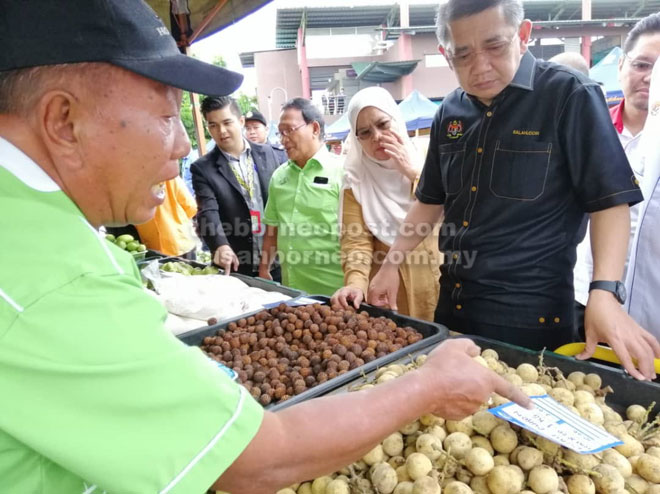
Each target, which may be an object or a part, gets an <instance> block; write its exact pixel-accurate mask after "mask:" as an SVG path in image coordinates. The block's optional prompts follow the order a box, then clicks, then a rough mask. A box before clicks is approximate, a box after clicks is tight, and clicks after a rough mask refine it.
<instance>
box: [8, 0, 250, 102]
mask: <svg viewBox="0 0 660 494" xmlns="http://www.w3.org/2000/svg"><path fill="white" fill-rule="evenodd" d="M0 12H1V14H0V47H2V48H0V71H7V70H17V69H24V68H29V67H37V66H42V65H56V64H66V63H81V62H107V63H110V64H112V65H116V66H118V67H122V68H124V69H127V70H130V71H131V72H135V73H136V74H139V75H141V76H144V77H147V78H149V79H153V80H155V81H158V82H162V83H163V84H167V85H169V86H174V87H177V88H180V89H185V90H187V91H192V92H194V93H200V94H206V95H211V96H224V95H227V94H230V93H232V92H234V91H235V90H236V89H238V87H239V86H240V85H241V82H242V81H243V76H242V75H241V74H238V73H236V72H232V71H229V70H227V69H224V68H222V67H216V66H214V65H211V64H207V63H204V62H202V61H200V60H196V59H194V58H192V57H189V56H186V55H184V54H182V53H181V52H180V51H179V49H178V47H177V45H176V42H175V41H174V38H172V36H171V35H170V32H169V30H168V29H167V28H166V27H165V25H164V24H163V22H162V21H161V20H160V19H159V18H158V16H157V15H156V13H155V12H154V11H153V10H152V9H151V7H149V6H148V5H147V4H146V3H144V1H143V0H27V1H23V0H0Z"/></svg>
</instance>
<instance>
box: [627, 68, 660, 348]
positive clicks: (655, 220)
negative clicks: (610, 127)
mask: <svg viewBox="0 0 660 494" xmlns="http://www.w3.org/2000/svg"><path fill="white" fill-rule="evenodd" d="M659 135H660V63H658V62H656V63H655V67H654V68H653V76H652V77H651V87H650V91H649V106H648V117H647V119H646V124H645V125H644V133H643V136H642V138H641V140H640V143H639V151H640V155H641V164H642V167H643V169H644V175H643V177H642V178H641V180H640V187H641V189H642V192H643V194H644V197H645V198H646V200H645V201H644V202H643V203H641V204H640V208H639V214H638V223H637V224H638V228H637V231H636V233H635V236H634V237H633V242H632V244H631V247H630V258H629V264H628V271H627V273H626V279H625V282H626V289H627V290H628V294H629V297H628V301H627V303H626V308H627V309H628V312H629V313H630V315H631V316H632V317H633V319H635V320H636V321H637V322H638V323H639V324H640V325H642V326H643V327H644V328H646V329H647V330H648V331H649V332H650V333H651V334H653V335H654V336H655V337H656V338H658V339H660V310H659V309H658V303H657V300H656V299H655V298H656V297H657V294H658V293H660V269H658V264H657V260H658V259H659V258H660V236H659V235H658V232H660V146H658V142H657V138H658V136H659Z"/></svg>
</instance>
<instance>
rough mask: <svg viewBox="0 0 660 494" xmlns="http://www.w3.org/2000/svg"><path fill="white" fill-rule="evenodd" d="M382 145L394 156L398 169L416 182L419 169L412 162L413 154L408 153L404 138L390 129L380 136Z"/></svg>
mask: <svg viewBox="0 0 660 494" xmlns="http://www.w3.org/2000/svg"><path fill="white" fill-rule="evenodd" d="M380 145H381V146H382V147H383V148H384V149H385V152H386V153H387V154H388V155H389V156H391V157H392V159H393V160H394V163H395V164H396V169H397V170H398V171H399V172H400V173H401V174H402V175H403V176H404V177H406V178H408V180H410V181H411V182H414V181H415V179H416V178H417V174H418V172H419V170H417V169H416V168H415V167H414V166H413V165H412V162H411V156H409V154H408V150H407V149H406V146H404V144H403V139H402V138H401V136H400V135H399V134H397V133H396V132H394V131H393V130H390V131H389V132H385V133H383V134H382V135H381V137H380Z"/></svg>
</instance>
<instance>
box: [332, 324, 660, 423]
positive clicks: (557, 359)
mask: <svg viewBox="0 0 660 494" xmlns="http://www.w3.org/2000/svg"><path fill="white" fill-rule="evenodd" d="M453 338H469V339H471V340H472V341H474V342H475V343H476V344H477V345H479V346H480V347H481V349H482V350H484V349H486V348H492V349H493V350H495V351H496V352H497V353H498V355H499V357H500V359H501V360H502V361H504V362H506V363H507V364H508V365H509V366H511V367H517V366H518V365H520V364H522V363H529V364H533V365H538V363H539V356H540V354H541V352H540V351H537V350H529V349H527V348H522V347H518V346H515V345H510V344H508V343H503V342H500V341H496V340H491V339H489V338H482V337H480V336H472V335H465V336H455V337H453ZM433 348H435V345H434V346H433V347H426V348H425V349H423V350H421V351H418V352H416V353H415V354H412V353H410V352H408V353H409V355H406V356H405V357H404V358H402V359H399V360H398V361H397V362H396V363H402V364H407V363H408V362H410V361H411V359H412V358H415V357H416V356H417V355H420V354H426V353H429V352H431V350H433ZM389 363H395V362H389ZM543 364H544V365H545V366H546V367H557V368H559V369H561V371H562V372H563V373H564V375H565V376H567V375H568V374H570V373H571V372H574V371H580V372H584V373H585V374H588V373H591V372H594V373H596V374H598V375H599V376H600V377H601V379H602V381H603V387H604V386H611V387H612V389H613V390H614V393H611V394H608V395H607V398H606V402H607V404H608V405H609V406H610V407H612V408H613V409H614V410H616V411H617V412H619V413H623V415H624V417H625V411H626V408H627V407H628V406H629V405H632V404H635V403H636V404H639V405H642V406H643V407H647V406H649V405H650V404H651V403H653V402H654V401H655V402H656V405H655V407H654V408H653V410H652V414H658V413H660V385H658V384H655V383H651V382H648V381H638V380H637V379H635V378H633V377H631V376H629V375H628V374H626V373H625V372H624V371H623V370H621V369H615V368H612V367H609V366H606V365H602V364H598V363H595V362H592V361H588V360H586V361H585V360H576V359H574V358H572V357H567V356H565V355H559V354H557V353H554V352H548V351H546V352H544V354H543ZM375 372H376V370H374V371H373V373H375ZM373 373H372V374H373ZM367 379H369V381H371V380H372V379H373V375H369V374H367ZM358 381H360V379H356V380H354V381H353V382H351V383H348V384H346V385H345V386H342V387H341V388H338V389H335V390H334V391H333V392H332V393H330V394H336V393H342V392H346V391H348V388H349V387H351V386H354V385H356V384H358Z"/></svg>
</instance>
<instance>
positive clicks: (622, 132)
mask: <svg viewBox="0 0 660 494" xmlns="http://www.w3.org/2000/svg"><path fill="white" fill-rule="evenodd" d="M659 56H660V13H655V14H652V15H649V16H648V17H645V18H644V19H642V20H641V21H639V22H638V23H637V24H635V26H634V27H633V29H632V30H631V31H630V33H629V34H628V37H627V38H626V41H625V42H624V45H623V56H622V57H621V60H620V61H619V80H620V82H621V89H622V91H623V96H624V99H623V101H622V102H621V103H620V104H619V105H617V106H615V107H613V108H611V109H610V115H611V116H612V123H613V124H614V127H615V128H616V130H617V132H618V135H619V140H620V142H621V145H622V146H623V148H624V150H625V152H626V156H627V157H628V161H629V162H630V166H631V168H632V169H633V172H634V173H635V178H636V179H637V181H638V183H639V182H642V181H643V180H644V160H643V156H642V154H643V151H642V147H641V145H640V142H641V140H642V135H643V133H644V132H643V131H642V129H643V128H644V123H645V122H646V119H647V115H648V108H649V86H650V84H651V70H652V68H653V63H654V62H655V60H656V59H657V58H658V57H659ZM644 197H645V198H647V199H648V195H647V194H646V193H645V194H644ZM641 206H642V204H641V203H640V204H637V205H635V206H632V207H631V208H630V239H631V241H632V239H633V237H634V236H635V232H636V230H637V226H638V218H639V210H640V207H641ZM628 257H630V248H629V250H628ZM592 270H593V259H592V257H591V243H590V239H589V236H588V235H587V236H586V237H585V239H584V240H583V241H582V243H581V244H580V245H578V249H577V262H576V263H575V269H574V271H573V278H574V286H575V302H576V304H575V305H576V308H575V317H576V327H577V328H578V329H579V331H580V332H582V331H583V330H584V308H585V306H586V304H587V299H588V298H589V284H590V282H591V279H592ZM638 322H640V323H641V321H638ZM642 326H643V327H644V325H643V324H642Z"/></svg>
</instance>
